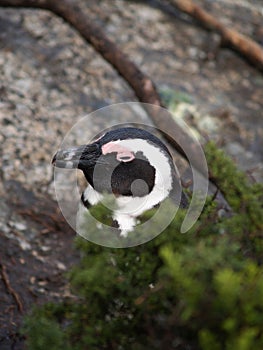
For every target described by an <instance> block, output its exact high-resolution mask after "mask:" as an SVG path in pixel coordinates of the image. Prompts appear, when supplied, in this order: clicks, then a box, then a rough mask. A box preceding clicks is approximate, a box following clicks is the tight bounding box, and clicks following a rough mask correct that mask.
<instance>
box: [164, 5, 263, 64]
mask: <svg viewBox="0 0 263 350" xmlns="http://www.w3.org/2000/svg"><path fill="white" fill-rule="evenodd" d="M168 1H169V3H170V4H172V5H173V6H175V7H176V8H177V9H179V10H180V11H182V12H184V13H186V14H188V15H189V16H191V17H193V18H194V19H196V20H198V21H199V22H200V23H201V24H202V25H203V27H205V28H206V29H209V30H213V31H215V32H216V33H218V34H219V35H220V36H221V39H222V42H223V43H224V45H225V46H229V47H230V48H232V49H233V50H234V51H236V52H238V53H239V54H241V55H242V56H244V57H245V58H246V59H247V60H248V61H249V62H250V63H252V64H255V65H256V66H257V67H258V68H259V69H260V70H263V48H262V47H261V46H260V45H259V44H258V43H256V42H255V41H254V40H252V39H250V38H249V37H248V36H246V35H244V34H241V33H239V32H237V31H236V30H234V29H232V28H227V27H225V26H224V25H223V24H222V23H221V22H220V21H219V20H218V19H216V18H215V17H214V16H212V15H211V14H210V13H208V12H207V11H205V10H204V9H202V8H201V7H200V6H198V5H196V4H195V3H194V2H193V1H192V0H168Z"/></svg>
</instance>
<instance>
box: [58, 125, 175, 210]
mask: <svg viewBox="0 0 263 350" xmlns="http://www.w3.org/2000/svg"><path fill="white" fill-rule="evenodd" d="M52 164H53V165H54V166H56V167H59V168H67V169H73V168H78V169H80V170H82V171H83V173H84V175H85V177H86V179H87V181H88V183H89V184H90V185H91V186H92V187H93V189H95V190H96V191H97V192H99V193H104V192H108V193H113V194H114V195H115V196H116V197H119V196H129V197H145V196H150V195H151V197H152V198H151V200H150V202H151V205H152V207H153V206H155V205H157V204H158V203H160V202H161V201H162V200H163V199H165V198H166V197H167V196H168V195H169V193H170V192H171V191H172V189H173V188H175V187H178V188H180V182H179V180H178V177H177V175H176V171H175V167H174V164H173V159H172V156H171V154H170V152H169V150H168V148H167V147H166V146H165V145H164V143H163V142H162V141H161V140H160V139H159V138H157V137H156V136H155V135H153V134H151V133H150V132H148V131H146V130H143V129H138V128H132V127H125V128H120V129H115V130H111V131H108V132H107V133H106V134H104V135H103V136H101V137H100V138H99V139H97V140H95V141H93V142H91V143H89V144H87V145H82V146H79V147H74V148H70V149H67V150H59V151H58V152H57V153H56V154H55V156H54V158H53V160H52Z"/></svg>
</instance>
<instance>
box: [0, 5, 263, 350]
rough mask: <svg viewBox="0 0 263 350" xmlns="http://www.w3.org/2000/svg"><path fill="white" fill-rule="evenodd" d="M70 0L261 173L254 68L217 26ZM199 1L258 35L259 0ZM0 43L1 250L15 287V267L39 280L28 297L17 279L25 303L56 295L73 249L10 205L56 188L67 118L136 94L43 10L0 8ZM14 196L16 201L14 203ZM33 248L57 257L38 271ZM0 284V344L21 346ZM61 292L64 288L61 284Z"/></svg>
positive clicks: (192, 119)
mask: <svg viewBox="0 0 263 350" xmlns="http://www.w3.org/2000/svg"><path fill="white" fill-rule="evenodd" d="M78 2H79V3H80V4H81V6H82V8H83V11H85V12H86V13H87V18H92V19H94V20H95V21H96V22H97V23H98V24H99V25H101V26H102V27H103V28H104V30H105V31H106V32H107V35H108V36H109V37H110V38H111V39H112V40H114V41H115V42H116V43H117V44H118V45H119V47H120V48H121V49H122V50H123V51H124V52H126V53H127V54H128V55H129V56H130V58H131V59H132V60H133V61H134V62H135V63H136V64H137V65H138V66H139V67H140V68H141V69H142V70H143V71H144V72H146V73H147V74H148V75H149V76H151V77H152V79H153V80H154V82H155V84H156V85H157V87H158V88H159V89H173V90H175V91H176V92H177V93H179V94H183V96H184V97H187V102H184V103H180V104H179V105H176V108H175V110H174V111H175V113H176V115H177V117H178V118H184V120H186V121H187V122H188V123H189V125H190V126H191V127H192V128H193V129H194V130H195V132H197V133H198V134H202V135H204V136H206V137H210V138H213V139H215V140H216V141H217V142H219V144H220V145H221V146H222V147H224V148H225V150H226V151H227V152H228V153H229V154H230V155H231V156H233V158H234V159H235V160H236V161H237V163H238V164H239V166H240V167H241V168H243V169H245V170H246V171H248V172H249V174H250V176H251V177H252V178H253V179H256V180H262V173H263V166H262V162H263V158H262V146H263V141H262V140H263V138H262V134H263V125H262V124H263V122H262V108H263V77H262V74H260V73H259V72H258V71H257V70H256V69H255V68H254V67H252V66H250V65H248V64H247V63H246V62H245V61H244V60H243V59H242V58H240V57H238V56H237V55H236V54H235V53H233V52H231V51H230V50H228V49H226V48H223V47H220V40H219V37H218V36H217V35H215V34H213V33H209V32H206V31H204V30H203V29H201V28H200V27H199V26H198V25H197V24H196V23H194V22H193V21H191V20H190V19H189V18H188V17H187V16H185V15H183V14H181V13H179V12H178V11H176V10H174V9H172V8H171V6H169V5H167V4H166V2H165V1H154V0H152V1H134V2H132V1H124V0H113V1H98V0H97V1H93V0H89V1H88V2H87V1H85V0H78ZM196 2H197V3H199V4H200V5H202V6H204V7H205V8H206V9H208V10H209V11H211V12H212V13H213V14H214V15H215V16H216V17H218V18H220V19H221V20H222V22H224V23H225V24H226V25H231V26H233V27H234V28H236V29H237V30H240V31H242V32H243V33H245V34H248V35H250V36H251V37H253V38H254V39H255V40H257V41H258V42H259V43H261V44H263V39H262V38H263V27H262V22H263V21H262V18H263V5H262V1H261V0H258V1H252V0H251V1H248V0H242V1H238V0H235V1H230V0H217V1H209V0H206V1H201V0H199V1H196ZM0 48H1V51H0V122H1V129H0V145H1V146H0V156H1V159H2V164H1V171H0V175H1V180H2V184H1V186H0V194H1V200H0V205H1V208H0V216H1V222H0V232H1V236H0V237H1V241H2V244H1V245H2V249H1V252H2V254H3V261H5V262H6V263H7V267H8V273H9V275H10V280H11V282H12V283H13V284H14V287H16V284H17V283H18V282H17V272H16V270H17V268H18V270H19V269H22V270H21V271H23V274H25V275H24V276H25V278H24V279H22V280H23V281H24V285H25V289H26V286H27V285H29V284H30V281H31V282H32V281H33V282H32V283H31V285H34V283H35V284H36V285H38V282H39V281H40V282H41V281H42V282H41V283H42V286H41V283H40V286H39V288H40V287H41V288H42V289H43V290H44V292H42V293H41V292H40V293H37V296H34V297H32V295H31V294H30V293H25V292H24V291H23V290H21V288H20V289H19V288H18V290H19V293H20V294H21V295H22V300H23V302H24V303H25V305H26V308H27V307H29V306H30V304H31V303H32V302H38V301H43V300H46V299H52V298H53V299H54V298H55V297H54V292H55V290H56V288H58V284H60V285H63V286H64V282H63V278H62V277H61V271H63V269H67V268H68V266H69V265H70V264H71V263H73V261H74V259H73V258H72V259H70V258H68V257H65V254H64V253H63V249H67V251H69V254H71V253H72V257H73V256H74V253H73V252H71V251H70V250H68V249H69V248H68V246H69V241H70V242H71V240H72V237H73V233H68V234H67V237H68V238H67V239H66V240H65V242H63V238H62V239H61V236H60V237H56V238H55V239H54V240H52V233H53V234H54V233H56V227H53V228H50V227H49V228H47V227H46V226H45V224H44V223H43V221H44V222H45V220H44V219H43V220H42V222H37V219H36V218H32V217H29V215H25V214H21V213H19V212H18V207H19V208H20V209H21V206H22V207H23V206H24V207H26V206H28V207H30V205H31V207H32V206H33V207H35V205H36V204H39V201H40V200H39V199H36V201H35V202H30V201H29V200H28V198H29V197H31V196H35V195H36V196H37V197H36V198H42V202H43V203H46V202H45V201H46V200H47V199H46V197H47V193H48V196H50V197H51V198H53V199H54V198H55V195H54V188H53V170H52V167H51V166H50V161H51V158H52V156H53V154H54V153H55V151H56V150H57V149H58V147H59V145H60V143H61V142H62V140H63V138H64V136H65V134H66V133H67V132H68V131H69V129H70V128H71V127H72V126H73V125H74V123H76V122H77V121H79V120H80V119H81V118H82V117H83V116H84V115H86V114H88V113H90V112H92V111H94V110H96V109H98V108H100V107H104V106H107V105H110V104H113V103H119V102H126V101H136V98H135V96H134V93H133V91H132V90H131V89H130V88H129V86H128V85H127V84H126V83H125V82H124V81H123V79H122V78H120V77H119V76H118V74H117V73H116V72H115V71H114V70H113V69H112V68H111V66H110V65H109V64H108V63H106V62H105V61H104V60H103V59H102V58H100V56H99V55H98V54H97V53H96V52H95V51H94V50H93V49H92V47H90V46H89V45H87V44H86V43H85V41H84V40H83V39H82V38H81V37H80V36H79V35H78V34H77V33H76V32H75V31H74V30H73V29H72V28H70V27H69V26H68V25H67V24H65V23H64V22H63V21H62V20H61V19H59V18H57V17H55V16H53V15H51V14H50V13H48V12H46V11H37V10H28V9H27V10H24V9H2V8H0ZM118 120H120V121H123V120H122V118H120V119H118V118H116V122H118ZM105 126H107V120H106V118H105V119H104V120H103V119H102V120H94V121H92V123H91V124H90V130H89V135H87V139H89V138H90V137H91V136H92V135H94V134H96V133H97V132H99V130H100V129H102V128H104V127H105ZM75 141H76V143H77V142H78V141H77V140H75ZM73 142H74V140H73ZM10 181H11V182H10ZM10 184H11V185H10ZM18 184H19V185H18ZM17 186H18V187H17ZM21 186H22V187H21ZM21 188H22V189H21ZM19 189H20V190H19ZM23 191H27V192H23ZM39 196H42V197H39ZM43 196H44V197H43ZM10 198H11V199H10ZM23 198H24V200H25V199H26V202H23ZM16 200H17V201H18V203H20V204H19V205H18V206H13V203H14V202H16ZM48 200H49V201H50V202H48V204H47V206H48V207H50V208H52V210H55V209H54V208H55V206H53V205H54V202H52V200H51V199H48ZM50 203H53V204H52V205H51V204H50ZM43 210H44V209H43ZM43 210H42V211H43ZM31 214H32V213H31ZM43 215H44V214H43ZM43 217H44V218H45V216H43ZM32 222H34V225H35V226H33V227H35V229H34V230H33V233H32V229H31V227H32ZM45 229H46V230H49V231H48V233H47V234H48V235H49V236H45V238H43V235H42V234H41V233H40V232H39V230H42V231H43V230H45ZM64 230H66V229H64ZM14 232H15V233H16V234H15V233H14ZM47 237H48V239H47ZM46 240H48V242H46ZM58 242H59V244H60V245H61V246H60V249H57V247H58ZM43 245H44V246H47V247H49V248H47V250H46V251H43V250H41V249H43ZM32 246H33V248H34V249H32ZM3 247H4V248H3ZM5 247H7V249H5ZM50 250H51V251H52V252H54V254H49V253H48V252H50ZM34 251H35V253H33V252H34ZM13 252H14V253H13ZM51 255H52V256H51ZM10 256H13V259H15V263H14V262H12V261H11V262H10ZM39 256H40V257H42V258H43V259H44V260H43V261H44V263H45V262H46V261H49V263H51V264H54V266H56V267H55V268H54V271H52V273H53V274H52V273H51V272H50V269H47V271H46V270H45V269H44V270H45V273H43V274H44V276H45V278H44V279H42V280H41V279H40V278H39V276H37V273H39V272H37V271H36V268H35V269H32V268H31V266H32V265H34V264H36V266H37V267H38V269H41V266H40V265H41V264H40V263H39ZM5 259H9V260H8V261H6V260H5ZM40 260H41V259H40ZM57 262H59V263H61V264H60V265H59V264H58V265H57ZM39 264H40V265H39ZM44 265H45V264H44ZM45 266H46V265H45ZM44 270H43V271H44ZM19 271H20V270H19ZM48 271H49V272H48ZM36 276H37V277H36ZM56 276H60V277H59V278H58V277H56ZM34 277H35V280H36V281H37V282H34V281H35V280H34ZM32 278H33V279H32ZM52 278H53V279H52ZM30 279H31V280H30ZM54 279H55V280H56V281H57V285H56V284H54V283H53V282H54ZM45 281H46V284H45ZM52 281H53V282H52ZM19 283H22V282H21V281H20V282H19ZM52 283H53V284H52ZM1 288H2V289H1V290H2V292H1V293H0V295H3V298H2V297H1V299H2V300H4V301H5V302H6V303H7V304H6V307H4V310H5V313H3V315H4V316H3V318H2V319H0V322H1V320H2V321H3V322H5V327H4V328H3V329H4V331H3V332H2V333H1V337H0V347H1V344H4V345H3V346H5V347H4V348H3V349H9V348H11V345H12V346H13V348H16V349H21V348H22V343H23V342H22V340H20V341H17V340H16V339H15V340H14V334H15V333H16V331H17V324H18V323H19V322H18V321H17V322H16V321H14V320H15V319H16V316H17V311H15V307H14V303H13V299H12V298H11V297H8V298H7V297H6V296H5V291H6V288H5V286H4V285H3V286H1ZM52 293H53V294H52ZM30 295H31V296H30ZM59 295H60V296H63V293H62V291H61V292H60V294H59ZM10 307H11V310H12V312H10ZM11 313H12V315H11ZM11 316H12V317H11ZM1 342H2V343H1ZM1 349H2V347H1Z"/></svg>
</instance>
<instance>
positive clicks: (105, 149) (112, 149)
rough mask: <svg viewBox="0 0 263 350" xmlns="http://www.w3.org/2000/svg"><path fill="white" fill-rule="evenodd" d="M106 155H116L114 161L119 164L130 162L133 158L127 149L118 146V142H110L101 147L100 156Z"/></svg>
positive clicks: (132, 154)
mask: <svg viewBox="0 0 263 350" xmlns="http://www.w3.org/2000/svg"><path fill="white" fill-rule="evenodd" d="M108 153H117V155H116V159H117V160H118V161H119V162H126V163H127V162H131V161H132V160H133V159H134V158H135V155H134V153H133V152H132V151H131V150H130V149H129V148H127V147H124V146H122V145H120V144H119V142H118V141H111V142H108V143H107V144H105V145H103V146H102V154H108Z"/></svg>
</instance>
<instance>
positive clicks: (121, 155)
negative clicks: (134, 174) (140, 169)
mask: <svg viewBox="0 0 263 350" xmlns="http://www.w3.org/2000/svg"><path fill="white" fill-rule="evenodd" d="M134 158H135V157H134V154H133V153H132V152H130V153H129V154H125V153H118V154H117V160H118V161H119V162H125V163H127V162H131V161H132V160H133V159H134Z"/></svg>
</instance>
